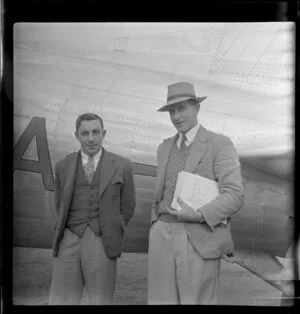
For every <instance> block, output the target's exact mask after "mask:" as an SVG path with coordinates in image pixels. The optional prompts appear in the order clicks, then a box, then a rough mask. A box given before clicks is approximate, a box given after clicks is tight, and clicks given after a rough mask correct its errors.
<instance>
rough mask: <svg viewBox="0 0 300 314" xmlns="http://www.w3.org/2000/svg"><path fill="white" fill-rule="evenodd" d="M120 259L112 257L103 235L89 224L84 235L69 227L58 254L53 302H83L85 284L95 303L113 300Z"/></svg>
mask: <svg viewBox="0 0 300 314" xmlns="http://www.w3.org/2000/svg"><path fill="white" fill-rule="evenodd" d="M116 272H117V260H116V258H114V259H109V258H108V257H107V255H106V253H105V251H104V247H103V243H102V237H101V236H96V235H95V234H94V232H93V231H92V230H91V229H90V228H89V227H87V228H86V229H85V231H84V234H83V236H82V238H79V237H78V236H77V235H76V234H75V233H73V232H71V231H70V230H69V229H67V228H66V229H65V231H64V235H63V238H62V240H61V243H60V247H59V252H58V256H57V257H55V258H54V263H53V274H52V282H51V287H50V295H49V305H67V304H68V305H75V304H80V299H81V296H82V291H83V288H84V285H85V286H86V291H87V295H88V299H89V303H90V304H93V305H100V304H111V303H112V298H113V293H114V288H115V282H116Z"/></svg>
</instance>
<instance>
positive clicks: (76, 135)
mask: <svg viewBox="0 0 300 314" xmlns="http://www.w3.org/2000/svg"><path fill="white" fill-rule="evenodd" d="M74 135H75V138H76V140H77V141H79V139H78V133H77V131H75V133H74Z"/></svg>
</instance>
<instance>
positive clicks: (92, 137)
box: [88, 133, 94, 142]
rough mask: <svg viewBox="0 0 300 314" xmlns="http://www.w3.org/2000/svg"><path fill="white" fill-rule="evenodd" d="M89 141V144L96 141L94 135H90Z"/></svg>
mask: <svg viewBox="0 0 300 314" xmlns="http://www.w3.org/2000/svg"><path fill="white" fill-rule="evenodd" d="M88 141H89V142H93V141H94V136H93V134H92V133H89V137H88Z"/></svg>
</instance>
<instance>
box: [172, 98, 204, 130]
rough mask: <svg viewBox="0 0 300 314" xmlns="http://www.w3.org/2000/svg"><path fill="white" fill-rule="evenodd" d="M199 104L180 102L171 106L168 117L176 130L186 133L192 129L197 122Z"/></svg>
mask: <svg viewBox="0 0 300 314" xmlns="http://www.w3.org/2000/svg"><path fill="white" fill-rule="evenodd" d="M198 112H199V105H194V104H191V103H188V102H187V101H183V102H180V103H178V104H176V105H174V106H172V107H171V108H170V110H169V114H170V118H171V121H172V123H173V125H174V126H175V128H176V129H177V131H178V132H181V133H186V132H188V131H189V130H190V129H192V128H193V127H194V126H195V125H196V124H197V123H198V120H197V114H198Z"/></svg>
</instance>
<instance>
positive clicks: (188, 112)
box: [148, 82, 244, 304]
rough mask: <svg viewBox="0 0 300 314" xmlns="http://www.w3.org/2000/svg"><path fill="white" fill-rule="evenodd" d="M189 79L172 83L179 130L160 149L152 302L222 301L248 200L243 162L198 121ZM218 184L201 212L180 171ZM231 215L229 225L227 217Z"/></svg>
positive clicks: (171, 104) (170, 103) (170, 106)
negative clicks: (223, 278)
mask: <svg viewBox="0 0 300 314" xmlns="http://www.w3.org/2000/svg"><path fill="white" fill-rule="evenodd" d="M204 99H206V96H204V97H196V95H195V91H194V87H193V85H192V84H190V83H187V82H179V83H175V84H171V85H169V86H168V98H167V103H166V104H165V105H164V106H163V107H161V108H160V109H158V111H162V112H164V111H168V112H169V115H170V118H171V121H172V123H173V125H174V127H175V128H176V130H177V131H178V133H177V134H176V135H175V136H173V137H171V138H168V139H165V140H164V141H163V143H161V144H160V145H159V147H158V150H157V175H156V182H155V190H154V201H153V205H152V211H151V223H152V226H151V229H150V234H149V251H148V262H149V263H148V304H216V303H217V287H218V277H219V271H220V261H221V257H222V255H230V254H232V253H233V242H232V237H231V231H230V217H231V216H232V215H233V214H234V213H235V212H237V211H238V210H239V209H240V208H241V206H242V203H243V200H244V194H243V182H242V177H241V173H240V163H239V159H238V156H237V153H236V150H235V148H234V146H233V144H232V142H231V140H230V139H229V138H228V137H226V136H224V135H221V134H217V133H214V132H212V131H209V130H207V129H205V128H204V127H203V126H201V125H200V124H198V120H197V115H198V113H199V109H200V103H201V102H202V101H203V100H204ZM182 170H184V171H186V172H190V173H195V174H199V175H201V176H203V177H206V178H208V179H210V180H214V181H216V182H217V183H218V189H219V196H218V197H217V198H216V199H214V200H213V201H211V202H210V203H208V204H206V205H205V206H203V207H201V208H198V209H197V210H196V211H195V210H194V209H192V208H191V207H190V206H188V205H187V204H186V203H184V202H183V201H182V200H181V199H180V198H179V199H178V202H179V204H180V205H181V208H182V209H181V211H176V210H174V209H172V208H171V203H172V199H173V195H174V191H175V186H176V181H177V176H178V173H179V172H180V171H182ZM226 219H227V224H223V221H224V220H226Z"/></svg>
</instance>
